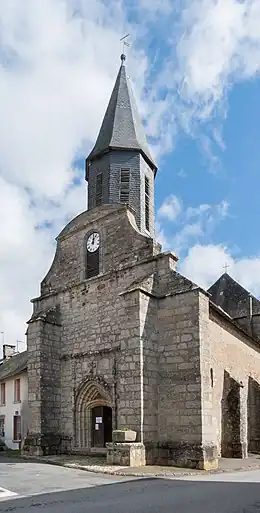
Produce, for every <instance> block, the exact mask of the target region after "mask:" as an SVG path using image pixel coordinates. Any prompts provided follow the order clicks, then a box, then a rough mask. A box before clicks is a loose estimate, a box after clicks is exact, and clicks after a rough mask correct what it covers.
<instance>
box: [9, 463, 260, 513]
mask: <svg viewBox="0 0 260 513" xmlns="http://www.w3.org/2000/svg"><path fill="white" fill-rule="evenodd" d="M12 465H13V466H12V467H10V465H9V464H8V463H6V464H5V463H1V460H0V486H3V487H5V486H4V484H3V483H5V485H6V484H8V487H9V488H8V489H9V490H11V491H13V492H14V493H17V495H15V496H13V497H10V498H7V497H6V498H5V499H3V500H1V501H0V512H8V513H11V512H12V513H260V471H259V470H257V471H252V472H245V473H242V472H237V473H234V474H222V475H214V476H207V477H205V478H204V477H202V478H200V477H197V476H194V477H185V478H183V479H180V478H178V479H152V478H150V479H144V478H141V479H129V478H128V479H124V478H121V479H120V478H118V477H115V476H110V477H109V476H101V475H97V474H91V473H89V472H84V471H77V470H73V469H65V468H62V467H54V466H51V465H43V464H39V463H31V462H30V463H21V462H19V463H13V464H12ZM17 476H20V478H19V479H16V480H15V479H14V478H15V477H17ZM57 489H59V490H60V491H54V490H57ZM22 491H23V497H21V492H22ZM46 491H47V492H48V493H46ZM33 493H34V494H36V495H31V494H33Z"/></svg>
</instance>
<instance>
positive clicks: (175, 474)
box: [21, 456, 260, 478]
mask: <svg viewBox="0 0 260 513" xmlns="http://www.w3.org/2000/svg"><path fill="white" fill-rule="evenodd" d="M22 459H24V460H30V461H34V462H41V463H48V464H49V465H56V466H59V467H65V468H72V469H75V470H84V471H85V472H92V473H94V474H104V475H110V476H123V477H128V476H129V477H146V478H149V477H151V478H153V477H178V478H182V477H183V476H198V475H200V476H202V475H203V476H206V475H212V474H213V475H216V474H225V473H230V472H243V471H251V470H257V469H259V468H260V462H259V465H253V466H249V467H240V468H236V469H234V468H233V469H232V468H227V469H215V470H195V469H194V470H192V471H191V470H187V471H186V470H184V471H183V472H174V471H170V470H169V471H167V470H166V471H165V472H163V471H162V472H154V473H152V472H151V473H150V472H126V471H125V470H123V469H122V470H110V469H106V467H104V468H102V469H100V468H99V469H97V468H93V467H92V466H90V465H80V464H77V463H76V464H75V463H65V462H61V461H53V460H51V459H48V458H41V457H38V458H37V457H33V456H21V460H22ZM126 468H129V467H126Z"/></svg>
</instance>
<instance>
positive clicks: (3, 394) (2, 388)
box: [1, 383, 5, 406]
mask: <svg viewBox="0 0 260 513" xmlns="http://www.w3.org/2000/svg"><path fill="white" fill-rule="evenodd" d="M4 405H5V383H1V406H4Z"/></svg>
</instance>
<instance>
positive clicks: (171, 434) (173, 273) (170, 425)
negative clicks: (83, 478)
mask: <svg viewBox="0 0 260 513" xmlns="http://www.w3.org/2000/svg"><path fill="white" fill-rule="evenodd" d="M121 59H122V63H121V66H120V69H119V73H118V76H117V79H116V82H115V86H114V89H113V92H112V95H111V98H110V101H109V104H108V107H107V110H106V113H105V116H104V119H103V123H102V126H101V129H100V132H99V135H98V137H97V141H96V144H95V146H94V148H93V149H92V151H91V153H90V154H89V156H88V157H87V159H86V181H87V183H88V210H87V211H85V212H82V213H81V214H80V215H78V216H77V217H76V218H75V219H72V221H70V222H69V223H68V224H67V226H65V228H64V229H63V230H62V232H61V233H60V234H59V236H58V237H57V248H56V253H55V256H54V260H53V263H52V265H51V267H50V270H49V271H48V273H47V275H46V276H45V278H44V279H43V281H42V282H41V288H40V296H39V297H37V298H35V299H33V300H32V303H33V314H32V317H31V319H30V320H29V322H28V331H27V344H28V383H29V384H28V386H29V390H28V402H29V407H30V412H31V423H30V428H29V431H28V435H27V437H26V439H25V442H24V449H23V450H24V452H27V453H29V454H35V455H36V454H51V453H57V452H63V453H66V452H77V451H78V452H79V453H80V452H81V453H88V452H89V453H92V452H98V451H101V452H102V451H103V452H104V451H105V450H106V444H107V443H108V442H111V440H112V431H113V430H115V429H122V430H126V429H132V430H134V431H136V433H137V438H136V441H137V442H138V443H139V444H143V447H144V448H145V458H146V463H147V464H163V465H179V466H187V467H193V468H200V469H210V468H214V467H216V466H217V462H218V458H219V457H221V456H228V457H246V456H247V454H248V451H250V452H258V451H260V386H259V383H260V341H259V340H260V302H259V301H258V300H257V299H256V298H254V297H252V296H251V295H250V294H249V293H248V292H247V291H246V290H245V289H243V287H241V286H240V285H239V284H238V283H237V282H235V281H234V280H233V279H232V278H231V277H230V276H229V275H228V274H226V273H225V274H224V275H223V276H222V277H221V278H220V279H219V280H218V281H217V282H216V283H215V284H214V285H213V286H212V287H211V288H210V289H209V290H208V291H205V290H203V289H202V288H200V287H199V286H197V285H196V284H195V283H193V282H192V281H190V280H188V279H187V278H185V277H184V276H182V275H181V274H179V273H178V272H177V270H176V264H177V260H178V258H177V256H176V255H175V254H173V253H171V252H162V251H161V246H160V245H159V244H158V243H157V242H156V240H155V234H154V183H155V178H156V173H157V167H156V164H155V162H154V159H153V156H152V155H151V153H150V151H149V148H148V145H147V141H146V137H145V135H144V129H143V127H142V124H141V121H140V118H139V114H138V111H137V107H136V103H135V100H134V97H133V93H132V90H131V87H130V84H129V80H128V78H127V76H126V70H125V57H124V56H123V55H122V57H121Z"/></svg>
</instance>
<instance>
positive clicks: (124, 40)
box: [120, 34, 130, 65]
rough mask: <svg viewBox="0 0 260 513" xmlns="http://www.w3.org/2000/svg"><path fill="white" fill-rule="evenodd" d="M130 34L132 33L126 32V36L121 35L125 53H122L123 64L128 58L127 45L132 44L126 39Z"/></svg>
mask: <svg viewBox="0 0 260 513" xmlns="http://www.w3.org/2000/svg"><path fill="white" fill-rule="evenodd" d="M129 36H130V34H126V36H124V37H121V39H120V41H122V43H123V53H122V55H121V61H122V65H123V64H124V61H125V60H126V55H125V47H126V46H130V44H129V43H128V42H127V41H126V38H127V37H129Z"/></svg>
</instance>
